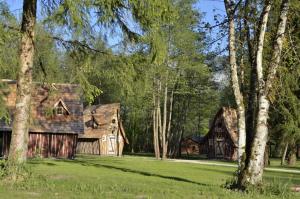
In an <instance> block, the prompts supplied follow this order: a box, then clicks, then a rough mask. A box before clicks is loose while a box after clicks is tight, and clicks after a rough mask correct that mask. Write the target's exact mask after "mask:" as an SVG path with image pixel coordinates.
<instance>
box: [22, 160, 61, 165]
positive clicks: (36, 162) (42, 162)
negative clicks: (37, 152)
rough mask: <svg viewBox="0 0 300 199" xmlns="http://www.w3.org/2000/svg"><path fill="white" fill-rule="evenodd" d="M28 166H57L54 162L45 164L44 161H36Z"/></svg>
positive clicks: (30, 162) (29, 162)
mask: <svg viewBox="0 0 300 199" xmlns="http://www.w3.org/2000/svg"><path fill="white" fill-rule="evenodd" d="M28 164H30V165H38V164H44V165H47V166H56V164H54V163H52V162H44V161H36V160H32V161H28Z"/></svg>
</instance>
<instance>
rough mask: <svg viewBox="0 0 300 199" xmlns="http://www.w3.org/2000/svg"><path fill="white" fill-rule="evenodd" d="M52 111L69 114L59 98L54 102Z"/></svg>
mask: <svg viewBox="0 0 300 199" xmlns="http://www.w3.org/2000/svg"><path fill="white" fill-rule="evenodd" d="M54 113H55V114H56V115H70V111H69V110H68V107H67V106H66V104H65V103H64V102H63V101H62V100H61V99H60V100H59V101H58V102H56V103H55V104H54Z"/></svg>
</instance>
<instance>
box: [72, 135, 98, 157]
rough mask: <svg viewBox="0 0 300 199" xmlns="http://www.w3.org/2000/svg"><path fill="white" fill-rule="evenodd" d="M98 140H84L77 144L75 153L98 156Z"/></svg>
mask: <svg viewBox="0 0 300 199" xmlns="http://www.w3.org/2000/svg"><path fill="white" fill-rule="evenodd" d="M99 145H100V143H99V139H84V140H81V141H79V142H78V143H77V153H84V154H93V155H100V146H99Z"/></svg>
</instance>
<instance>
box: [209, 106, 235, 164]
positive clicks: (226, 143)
mask: <svg viewBox="0 0 300 199" xmlns="http://www.w3.org/2000/svg"><path fill="white" fill-rule="evenodd" d="M203 145H204V146H203V153H206V154H207V157H208V158H211V159H227V160H237V149H238V129H237V113H236V110H235V109H232V108H229V107H222V108H221V109H220V110H219V111H218V112H217V114H216V116H215V118H214V120H213V123H212V125H211V128H210V130H209V132H208V133H207V134H206V135H205V136H204V138H203Z"/></svg>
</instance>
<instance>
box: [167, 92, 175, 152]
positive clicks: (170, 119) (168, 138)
mask: <svg viewBox="0 0 300 199" xmlns="http://www.w3.org/2000/svg"><path fill="white" fill-rule="evenodd" d="M173 97H174V90H172V92H171V96H170V109H169V119H168V120H169V121H168V129H167V133H166V148H167V150H168V148H169V141H170V133H171V123H172V113H173Z"/></svg>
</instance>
